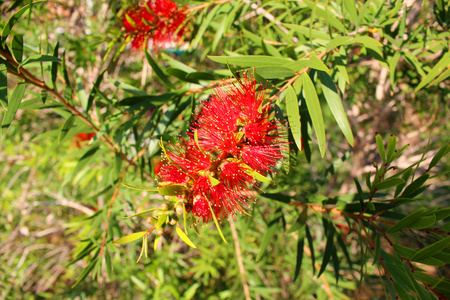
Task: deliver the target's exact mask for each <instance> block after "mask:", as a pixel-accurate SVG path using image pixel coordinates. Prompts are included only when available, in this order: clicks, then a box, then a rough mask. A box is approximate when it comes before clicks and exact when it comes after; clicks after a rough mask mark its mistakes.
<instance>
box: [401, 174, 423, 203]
mask: <svg viewBox="0 0 450 300" xmlns="http://www.w3.org/2000/svg"><path fill="white" fill-rule="evenodd" d="M429 177H430V174H428V173H426V174H423V175H422V176H420V177H419V178H417V179H416V180H414V181H413V182H411V183H410V184H409V185H408V186H407V187H406V188H405V191H404V192H403V193H402V195H401V196H400V198H410V196H411V195H412V194H413V193H414V192H415V191H417V190H418V189H419V188H421V187H422V186H423V184H424V183H425V181H427V180H428V178H429Z"/></svg>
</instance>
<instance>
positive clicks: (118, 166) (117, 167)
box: [114, 152, 122, 178]
mask: <svg viewBox="0 0 450 300" xmlns="http://www.w3.org/2000/svg"><path fill="white" fill-rule="evenodd" d="M121 171H122V156H121V155H120V154H119V153H118V152H116V153H115V159H114V178H119V177H120V174H121Z"/></svg>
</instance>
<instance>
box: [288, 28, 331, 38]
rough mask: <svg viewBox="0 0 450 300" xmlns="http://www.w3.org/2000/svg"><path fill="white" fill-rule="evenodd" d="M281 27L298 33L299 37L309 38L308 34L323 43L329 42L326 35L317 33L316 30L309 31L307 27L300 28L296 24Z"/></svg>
mask: <svg viewBox="0 0 450 300" xmlns="http://www.w3.org/2000/svg"><path fill="white" fill-rule="evenodd" d="M283 26H285V27H287V28H289V29H291V30H293V31H295V32H298V33H300V34H301V35H303V36H305V37H306V38H309V36H310V33H311V37H312V38H314V39H320V40H325V41H329V40H330V39H331V38H330V36H329V35H328V34H326V33H325V32H323V31H318V30H314V29H312V30H311V31H310V29H309V28H308V27H305V26H300V25H296V24H283Z"/></svg>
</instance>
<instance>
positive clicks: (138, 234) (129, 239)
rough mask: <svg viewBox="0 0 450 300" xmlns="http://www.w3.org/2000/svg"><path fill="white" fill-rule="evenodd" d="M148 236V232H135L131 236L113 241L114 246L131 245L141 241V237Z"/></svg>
mask: <svg viewBox="0 0 450 300" xmlns="http://www.w3.org/2000/svg"><path fill="white" fill-rule="evenodd" d="M146 234H147V231H140V232H135V233H132V234H130V235H127V236H124V237H121V238H120V239H117V240H115V241H112V243H113V244H126V243H130V242H133V241H136V240H138V239H140V238H141V237H143V236H144V235H146Z"/></svg>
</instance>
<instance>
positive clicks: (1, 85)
mask: <svg viewBox="0 0 450 300" xmlns="http://www.w3.org/2000/svg"><path fill="white" fill-rule="evenodd" d="M7 74H8V72H7V68H6V66H5V65H4V64H0V103H1V104H2V106H3V108H4V109H6V110H8V78H7Z"/></svg>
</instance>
